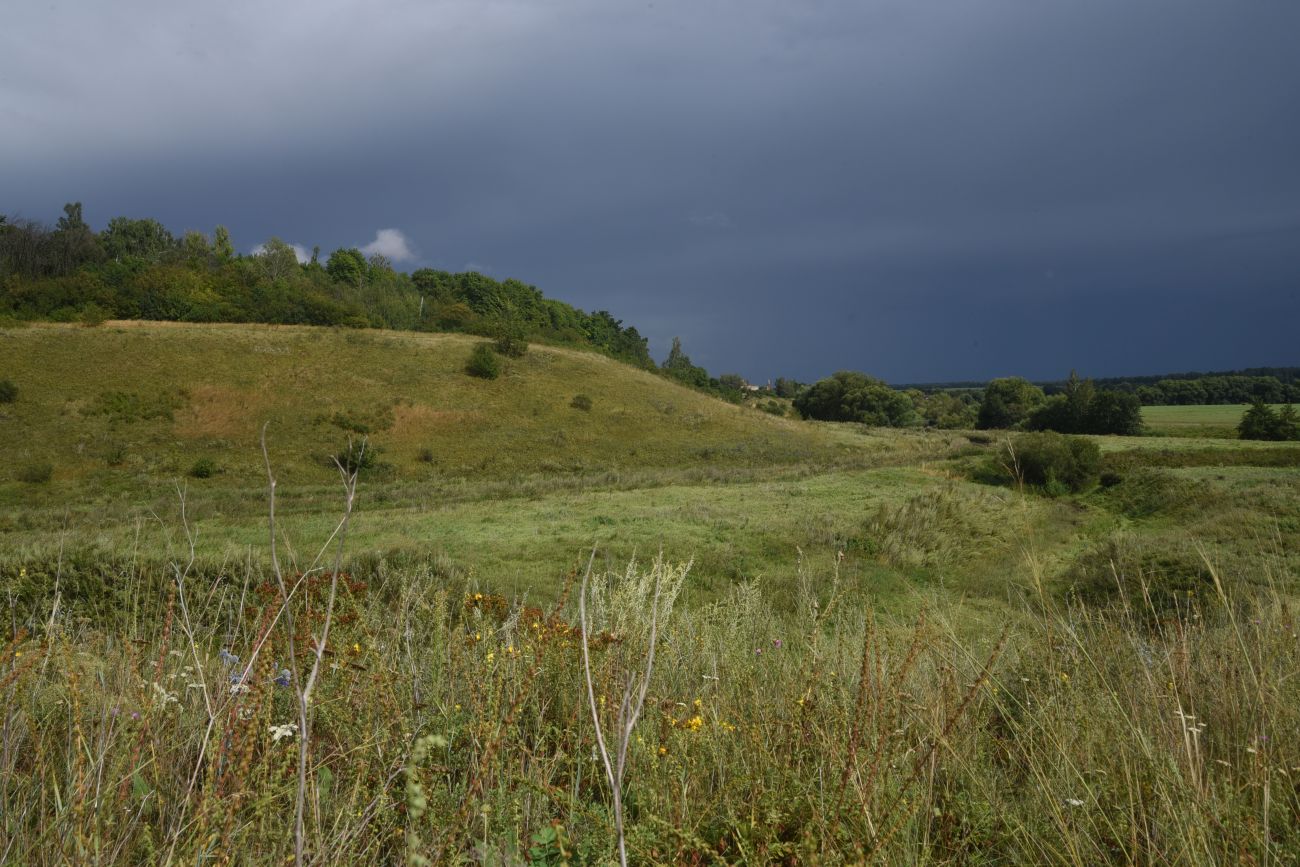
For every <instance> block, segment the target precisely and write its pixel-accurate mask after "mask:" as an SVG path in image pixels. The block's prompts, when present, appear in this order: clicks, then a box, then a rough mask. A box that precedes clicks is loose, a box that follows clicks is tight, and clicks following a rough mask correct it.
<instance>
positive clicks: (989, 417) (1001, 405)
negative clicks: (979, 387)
mask: <svg viewBox="0 0 1300 867" xmlns="http://www.w3.org/2000/svg"><path fill="white" fill-rule="evenodd" d="M1043 400H1044V397H1043V390H1042V389H1041V388H1039V387H1038V386H1036V385H1034V384H1033V383H1031V382H1030V381H1029V380H1027V379H1024V378H1022V377H1019V376H1009V377H1006V378H1003V379H995V380H993V381H992V382H990V383H989V384H988V385H987V386H986V387H985V389H984V400H983V401H982V402H981V404H980V411H979V417H978V420H977V426H978V427H980V428H981V429H984V430H987V429H989V428H1011V427H1015V426H1016V425H1018V424H1019V423H1020V422H1022V421H1024V420H1025V419H1026V418H1028V417H1029V414H1030V413H1031V412H1033V411H1034V410H1035V409H1037V408H1038V407H1039V406H1040V405H1042V403H1043Z"/></svg>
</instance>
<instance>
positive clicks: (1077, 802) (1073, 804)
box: [1065, 798, 1083, 807]
mask: <svg viewBox="0 0 1300 867" xmlns="http://www.w3.org/2000/svg"><path fill="white" fill-rule="evenodd" d="M1065 803H1066V804H1067V805H1068V806H1071V807H1082V806H1083V801H1080V800H1079V799H1078V798H1066V799H1065Z"/></svg>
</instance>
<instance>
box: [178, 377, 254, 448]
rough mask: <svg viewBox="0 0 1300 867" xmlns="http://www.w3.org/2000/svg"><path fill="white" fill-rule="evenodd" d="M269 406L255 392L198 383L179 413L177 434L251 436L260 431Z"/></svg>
mask: <svg viewBox="0 0 1300 867" xmlns="http://www.w3.org/2000/svg"><path fill="white" fill-rule="evenodd" d="M265 407H266V401H265V400H264V399H262V397H261V396H259V395H258V394H256V393H255V392H249V391H244V390H241V389H237V388H230V387H228V386H224V385H196V386H194V387H193V388H191V389H190V399H189V402H188V403H187V405H186V406H185V407H184V408H183V409H181V410H178V411H177V413H176V426H175V429H176V433H177V434H178V435H179V436H183V437H188V438H193V439H198V438H202V437H208V438H220V439H232V438H238V437H247V436H250V435H252V434H254V433H256V430H257V420H258V418H260V417H261V415H263V414H264V412H263V411H264V409H265Z"/></svg>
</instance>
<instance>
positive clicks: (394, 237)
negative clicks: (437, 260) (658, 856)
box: [361, 229, 415, 262]
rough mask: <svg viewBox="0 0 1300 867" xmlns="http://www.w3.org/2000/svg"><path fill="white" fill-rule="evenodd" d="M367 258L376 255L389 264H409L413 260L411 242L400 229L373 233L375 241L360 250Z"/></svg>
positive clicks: (413, 254)
mask: <svg viewBox="0 0 1300 867" xmlns="http://www.w3.org/2000/svg"><path fill="white" fill-rule="evenodd" d="M361 252H362V253H365V254H366V255H367V256H373V255H375V254H376V253H378V254H379V255H380V256H383V257H384V258H385V259H387V260H388V261H390V262H409V261H410V260H412V259H414V258H415V253H414V251H412V250H411V242H410V240H408V239H407V237H406V235H404V234H402V230H401V229H380V230H379V231H378V232H376V233H375V240H373V241H371V242H370V243H369V244H367V245H366V246H364V247H362V248H361Z"/></svg>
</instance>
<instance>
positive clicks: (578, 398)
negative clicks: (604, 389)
mask: <svg viewBox="0 0 1300 867" xmlns="http://www.w3.org/2000/svg"><path fill="white" fill-rule="evenodd" d="M569 406H571V407H573V408H574V409H580V410H582V411H583V412H590V411H591V398H590V397H588V396H587V395H585V394H575V395H574V396H573V400H571V401H569Z"/></svg>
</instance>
